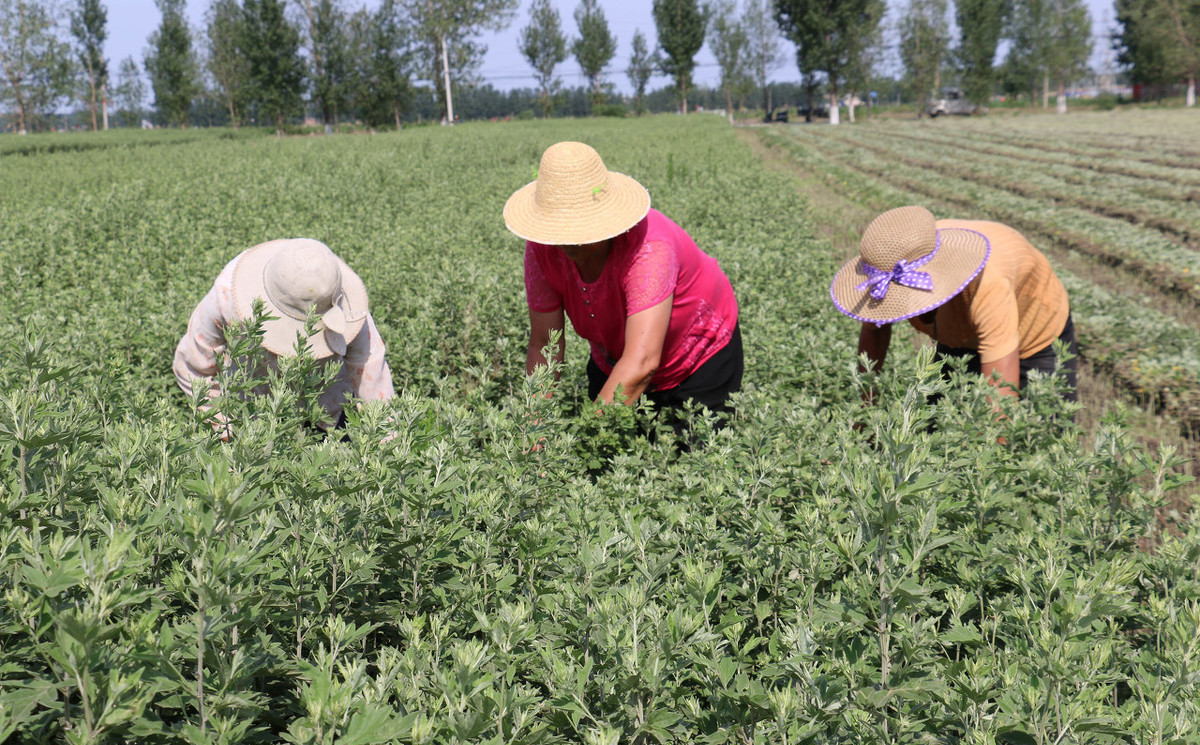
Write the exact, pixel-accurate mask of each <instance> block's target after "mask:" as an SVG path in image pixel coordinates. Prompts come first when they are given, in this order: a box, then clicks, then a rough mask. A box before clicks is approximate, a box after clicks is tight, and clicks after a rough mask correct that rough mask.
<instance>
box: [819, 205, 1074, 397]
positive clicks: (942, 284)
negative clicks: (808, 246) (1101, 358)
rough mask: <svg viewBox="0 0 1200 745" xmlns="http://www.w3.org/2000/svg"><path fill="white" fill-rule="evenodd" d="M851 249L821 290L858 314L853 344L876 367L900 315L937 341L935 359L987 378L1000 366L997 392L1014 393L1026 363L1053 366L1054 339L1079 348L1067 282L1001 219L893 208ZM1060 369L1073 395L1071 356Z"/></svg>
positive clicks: (1051, 368)
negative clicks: (956, 360) (853, 254)
mask: <svg viewBox="0 0 1200 745" xmlns="http://www.w3.org/2000/svg"><path fill="white" fill-rule="evenodd" d="M859 250H860V255H859V257H858V258H856V259H852V260H850V261H849V262H847V263H846V264H845V265H844V266H843V267H842V268H841V270H840V271H839V272H838V273H837V276H835V277H834V279H833V284H832V286H831V287H830V295H831V296H832V298H833V303H834V305H836V306H837V308H838V310H840V311H841V312H842V313H845V314H846V315H848V316H850V317H851V318H854V319H857V320H859V321H862V322H863V323H862V329H861V330H860V332H859V337H858V351H859V354H860V355H862V354H863V353H865V354H866V355H867V357H868V358H869V359H870V360H871V362H872V364H873V367H874V368H875V369H876V370H878V369H880V368H881V367H882V366H883V363H884V360H885V359H886V358H887V352H888V346H889V345H890V343H891V338H892V326H891V324H893V323H896V322H897V321H904V320H907V321H908V322H909V323H911V324H912V326H913V328H915V329H916V330H917V331H920V332H921V333H923V334H925V335H926V336H929V337H930V338H932V339H933V340H934V341H935V342H937V356H938V358H939V359H943V360H944V359H945V358H947V357H964V358H966V359H967V369H968V370H970V371H971V372H974V373H978V374H982V375H983V376H984V377H986V378H988V380H989V381H992V380H993V374H999V381H998V384H999V386H1000V388H999V389H1000V390H1001V391H1002V392H1003V393H1004V394H1006V395H1012V396H1016V395H1019V394H1018V391H1020V390H1021V389H1023V388H1024V387H1025V385H1026V382H1027V379H1028V374H1029V371H1030V370H1040V371H1042V372H1044V373H1047V374H1051V373H1054V371H1055V369H1056V367H1057V364H1058V360H1057V358H1056V355H1055V352H1054V346H1053V343H1054V341H1055V340H1056V339H1058V340H1061V341H1062V342H1063V344H1064V345H1065V346H1066V349H1067V350H1068V351H1069V352H1070V353H1071V355H1078V350H1077V347H1076V345H1075V325H1074V323H1073V322H1072V320H1071V311H1070V306H1069V304H1068V300H1067V291H1066V289H1065V288H1064V287H1063V285H1062V282H1060V281H1059V279H1058V277H1057V276H1055V274H1054V271H1053V270H1052V269H1051V268H1050V262H1049V261H1047V260H1046V257H1045V256H1044V255H1043V254H1042V253H1041V252H1040V251H1038V250H1037V249H1036V248H1034V247H1033V246H1032V245H1031V244H1030V243H1029V241H1028V240H1026V239H1025V237H1024V236H1022V235H1021V234H1020V233H1019V232H1017V231H1016V230H1014V229H1013V228H1010V227H1008V226H1007V225H1003V224H1001V223H997V222H988V221H985V220H934V217H933V215H932V214H931V213H930V212H929V211H928V210H926V209H925V208H923V207H915V206H912V207H900V208H899V209H894V210H889V211H888V212H884V213H883V214H882V215H880V216H878V217H877V218H875V220H873V221H872V222H871V224H870V225H868V226H867V229H866V230H865V231H864V232H863V237H862V242H861V244H860V249H859ZM1060 374H1062V375H1063V376H1064V378H1065V380H1066V383H1067V387H1066V388H1065V389H1064V391H1063V397H1064V398H1066V399H1067V400H1070V401H1075V400H1076V391H1075V386H1076V357H1075V356H1073V357H1072V358H1071V359H1069V360H1067V361H1066V362H1065V363H1064V364H1063V365H1062V369H1061V373H1060ZM1006 384H1007V385H1006Z"/></svg>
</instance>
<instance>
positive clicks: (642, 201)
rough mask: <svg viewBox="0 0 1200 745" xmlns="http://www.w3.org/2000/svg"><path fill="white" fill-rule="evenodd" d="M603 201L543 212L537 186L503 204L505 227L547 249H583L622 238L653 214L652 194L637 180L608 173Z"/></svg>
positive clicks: (515, 195) (519, 191)
mask: <svg viewBox="0 0 1200 745" xmlns="http://www.w3.org/2000/svg"><path fill="white" fill-rule="evenodd" d="M605 191H606V192H607V193H606V194H605V197H604V199H596V200H593V201H592V202H591V203H589V204H588V205H587V206H585V207H582V208H580V207H575V208H573V209H571V210H569V211H551V210H544V209H542V208H541V207H540V205H538V203H537V200H536V198H535V196H536V193H537V182H536V181H532V182H530V183H528V184H526V185H525V186H523V187H521V188H520V189H518V190H517V191H516V192H514V193H513V195H512V196H511V197H509V198H508V201H507V202H505V204H504V225H505V227H507V228H508V229H509V230H510V231H512V232H513V233H514V234H516V235H517V237H519V238H523V239H525V240H527V241H533V242H534V243H541V244H543V245H546V246H582V245H585V244H588V243H597V242H599V241H604V240H608V239H609V238H613V237H616V236H618V235H621V234H622V233H624V232H625V231H627V230H629V229H630V228H632V227H633V226H634V225H637V224H638V223H639V222H641V221H642V219H643V218H644V217H646V215H647V214H649V212H650V192H648V191H646V187H644V186H642V185H641V184H639V183H638V182H637V181H636V180H634V179H632V178H630V177H629V176H626V175H625V174H623V173H617V172H616V171H609V172H608V183H607V184H606V186H605Z"/></svg>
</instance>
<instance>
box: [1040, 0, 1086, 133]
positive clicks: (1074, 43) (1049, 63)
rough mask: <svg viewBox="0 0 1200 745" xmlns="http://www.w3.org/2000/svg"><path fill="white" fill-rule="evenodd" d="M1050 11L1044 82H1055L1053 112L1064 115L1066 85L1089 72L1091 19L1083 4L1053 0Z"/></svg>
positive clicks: (1065, 111) (1066, 0)
mask: <svg viewBox="0 0 1200 745" xmlns="http://www.w3.org/2000/svg"><path fill="white" fill-rule="evenodd" d="M1050 11H1051V12H1050V14H1049V15H1050V34H1051V38H1052V42H1051V44H1050V46H1049V48H1048V49H1047V54H1046V57H1045V61H1046V77H1045V80H1047V81H1050V80H1053V81H1054V82H1055V85H1056V86H1057V89H1058V96H1057V98H1056V107H1055V108H1056V110H1057V111H1058V113H1060V114H1065V113H1067V91H1066V88H1067V84H1068V83H1070V82H1072V81H1074V80H1075V79H1076V78H1078V77H1079V76H1080V75H1082V74H1083V73H1085V72H1086V71H1087V69H1088V67H1087V62H1088V57H1090V56H1091V54H1092V17H1091V14H1090V13H1088V9H1087V6H1086V5H1084V1H1083V0H1052V2H1051V4H1050ZM1047 87H1049V86H1048V85H1047Z"/></svg>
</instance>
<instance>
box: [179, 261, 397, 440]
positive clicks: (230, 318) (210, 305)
mask: <svg viewBox="0 0 1200 745" xmlns="http://www.w3.org/2000/svg"><path fill="white" fill-rule="evenodd" d="M241 258H242V257H241V255H240V254H239V255H238V256H237V257H235V258H234V259H233V260H232V261H230V262H229V263H228V264H226V265H225V268H224V269H222V270H221V273H220V274H218V275H217V279H216V281H215V282H214V283H213V286H212V289H211V290H209V291H208V294H207V295H205V296H204V299H203V300H201V301H200V304H199V305H197V306H196V310H194V311H192V317H191V318H190V319H189V320H188V328H187V333H186V334H185V335H184V337H183V338H182V339H180V340H179V345H178V346H177V347H176V348H175V363H174V365H173V367H174V370H175V379H176V380H177V381H178V382H179V387H180V388H182V389H183V392H184V393H185V394H187V395H188V396H189V397H190V396H191V395H192V390H193V385H194V381H197V380H199V381H203V382H202V385H207V386H209V393H208V396H209V398H216V397H218V396H220V395H221V390H220V388H219V387H218V386H217V384H216V382H215V380H214V376H215V375H216V374H217V356H218V355H221V354H224V352H225V336H224V329H225V326H226V325H228V324H229V323H232V322H234V321H237V320H240V319H239V317H238V314H237V312H236V310H235V306H234V302H233V272H234V269H235V268H236V267H237V263H238V261H239V260H240V259H241ZM264 351H265V350H264ZM384 352H385V349H384V345H383V337H381V336H380V335H379V330H378V329H377V328H375V319H374V318H372V317H371V316H367V321H366V323H364V324H363V325H362V329H361V330H360V331H359V333H358V335H357V336H355V337H354V338H353V339H351V340H350V341H349V342H348V343H347V344H346V355H345V356H344V357H340V356H338V355H336V354H335V355H333V356H332V357H329V358H327V360H326V361H333V360H339V359H340V360H341V362H342V369H341V372H339V373H338V377H337V379H336V380H335V381H334V382H333V384H332V385H330V386H329V388H327V389H326V390H325V391H324V392H323V393H321V395H320V396H319V397H318V401H319V402H320V404H321V406H322V407H323V408H324V409H325V411H326V412H328V413H329V416H330V422H329V425H330V426H332V425H333V424H334V423H336V422H337V421H338V419H339V418H340V415H341V411H342V402H343V401H344V400H345V398H346V394H347V393H351V394H353V396H354V397H356V398H358V399H360V400H363V401H375V400H384V399H389V398H392V397H393V396H395V395H396V391H395V388H394V387H393V386H392V371H391V370H390V369H389V368H388V364H387V359H386V358H385V357H384ZM265 353H266V357H267V363H268V364H270V365H272V366H274V365H275V364H276V359H277V357H276V355H274V354H272V353H271V352H269V351H265Z"/></svg>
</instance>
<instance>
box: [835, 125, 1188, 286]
mask: <svg viewBox="0 0 1200 745" xmlns="http://www.w3.org/2000/svg"><path fill="white" fill-rule="evenodd" d="M818 136H821V137H822V140H821V142H822V144H823V145H824V146H826V147H828V148H831V149H832V150H835V151H836V152H837V153H838V154H839V156H840V157H841V158H843V159H844V160H846V161H847V162H851V163H854V164H856V165H858V166H860V167H862V168H867V169H874V170H875V171H876V172H878V173H880V174H884V175H887V176H888V177H889V178H891V179H893V180H896V179H901V180H904V181H906V182H908V183H910V184H912V185H913V187H914V188H917V189H919V190H922V191H924V192H926V193H928V194H929V195H930V196H936V197H939V198H943V199H946V200H950V201H957V202H958V203H959V204H960V205H962V206H965V207H970V208H971V209H973V210H978V212H977V214H981V215H986V216H988V217H989V218H990V219H995V220H999V221H1001V222H1007V223H1010V224H1012V225H1014V226H1016V227H1019V228H1021V229H1024V230H1031V231H1035V232H1037V233H1040V234H1042V235H1046V236H1051V237H1053V238H1054V239H1055V240H1056V241H1058V242H1059V243H1061V244H1063V245H1065V246H1067V247H1069V248H1071V249H1074V250H1078V251H1081V252H1083V253H1086V254H1089V255H1092V256H1095V257H1097V258H1099V259H1101V260H1103V261H1106V262H1108V263H1111V264H1114V265H1117V266H1121V267H1123V268H1126V269H1128V270H1130V271H1132V272H1135V273H1137V274H1139V275H1141V276H1144V277H1146V278H1147V279H1149V280H1150V281H1151V282H1153V283H1154V284H1156V285H1157V286H1159V287H1162V288H1163V289H1165V290H1169V291H1172V292H1176V293H1180V294H1182V295H1183V296H1185V297H1187V298H1189V299H1190V300H1191V301H1192V302H1197V301H1200V286H1197V282H1198V279H1197V278H1200V253H1197V252H1195V251H1190V250H1187V249H1184V248H1182V247H1181V246H1180V245H1179V244H1178V243H1177V242H1175V241H1172V240H1170V239H1168V238H1166V237H1165V236H1163V235H1162V234H1161V233H1160V232H1158V231H1155V230H1149V229H1145V228H1141V227H1139V226H1137V225H1133V224H1130V223H1128V222H1126V221H1124V220H1121V219H1115V218H1106V217H1103V216H1099V215H1096V214H1094V213H1092V212H1090V211H1089V210H1086V209H1080V208H1075V207H1070V206H1065V205H1058V204H1055V203H1053V202H1050V201H1046V200H1042V199H1035V198H1030V197H1026V196H1021V195H1019V194H1016V193H1013V192H1012V191H1009V190H1008V189H1005V188H1003V185H995V186H994V185H992V182H991V181H990V180H985V181H980V180H977V179H973V178H970V177H968V176H966V175H963V174H961V172H960V173H955V170H956V168H957V167H955V166H953V165H949V164H946V163H945V162H943V161H940V160H937V159H936V157H930V158H926V159H922V158H916V157H912V156H909V155H908V154H906V153H905V152H904V151H902V150H899V149H897V148H895V146H894V145H893V143H891V142H889V141H887V140H884V141H882V142H877V141H876V138H872V137H871V135H870V133H856V134H853V135H850V136H846V135H837V136H835V135H830V134H821V135H818ZM851 140H852V141H851Z"/></svg>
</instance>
